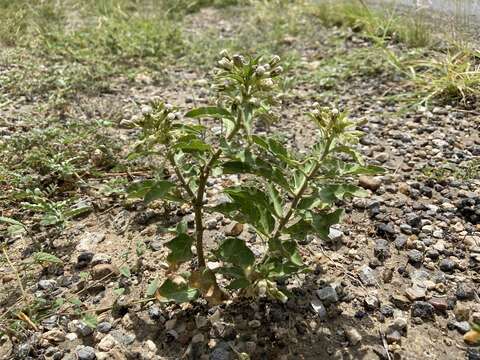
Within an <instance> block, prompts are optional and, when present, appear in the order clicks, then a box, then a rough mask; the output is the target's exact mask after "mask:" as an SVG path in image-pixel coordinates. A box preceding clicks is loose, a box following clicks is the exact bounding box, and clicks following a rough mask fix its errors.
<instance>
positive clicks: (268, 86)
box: [261, 78, 274, 88]
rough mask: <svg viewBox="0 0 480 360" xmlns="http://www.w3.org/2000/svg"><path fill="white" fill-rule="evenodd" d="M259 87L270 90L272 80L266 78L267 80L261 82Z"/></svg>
mask: <svg viewBox="0 0 480 360" xmlns="http://www.w3.org/2000/svg"><path fill="white" fill-rule="evenodd" d="M261 85H262V86H264V87H267V88H271V87H273V85H274V84H273V80H272V79H270V78H267V79H263V80H262V82H261Z"/></svg>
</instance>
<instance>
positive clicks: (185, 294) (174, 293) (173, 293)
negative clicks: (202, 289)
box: [157, 279, 198, 303]
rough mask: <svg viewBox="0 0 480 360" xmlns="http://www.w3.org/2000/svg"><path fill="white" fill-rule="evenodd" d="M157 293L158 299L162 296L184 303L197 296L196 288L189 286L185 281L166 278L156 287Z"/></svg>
mask: <svg viewBox="0 0 480 360" xmlns="http://www.w3.org/2000/svg"><path fill="white" fill-rule="evenodd" d="M157 294H158V295H159V296H160V299H162V298H164V299H166V300H170V301H175V302H177V303H185V302H190V301H193V300H195V299H196V298H197V297H198V290H197V289H194V288H191V287H189V286H188V284H187V283H186V282H185V281H183V282H181V281H177V282H174V281H173V280H171V279H167V280H165V282H164V283H163V284H162V286H160V287H159V288H158V290H157ZM162 300H163V299H162Z"/></svg>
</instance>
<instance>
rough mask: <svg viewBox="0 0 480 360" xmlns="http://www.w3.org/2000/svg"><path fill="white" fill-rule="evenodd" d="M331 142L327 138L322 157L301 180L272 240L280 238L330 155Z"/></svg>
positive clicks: (331, 139) (330, 139) (330, 138)
mask: <svg viewBox="0 0 480 360" xmlns="http://www.w3.org/2000/svg"><path fill="white" fill-rule="evenodd" d="M332 141H333V138H332V137H331V136H330V137H328V139H327V142H326V145H325V149H324V150H323V153H322V156H321V157H320V159H319V160H318V161H317V163H316V164H315V166H314V167H313V169H312V170H311V171H310V173H309V174H307V175H306V176H305V179H304V180H303V183H302V186H301V187H300V189H299V190H298V192H297V193H296V194H295V196H294V198H293V201H292V202H291V203H290V206H289V208H288V211H287V213H286V214H285V215H284V216H282V217H281V218H280V222H279V224H278V226H277V228H276V230H275V232H274V233H273V235H272V237H271V238H272V239H277V238H278V237H279V236H280V234H281V232H282V231H283V229H284V228H285V226H286V225H287V224H288V222H289V220H290V218H291V216H292V215H293V212H294V211H295V209H296V208H297V206H298V203H299V202H300V200H302V196H303V194H304V193H305V191H306V190H307V188H308V184H309V182H310V181H311V180H312V179H313V178H315V177H316V175H317V172H318V170H319V168H320V166H321V164H322V162H323V160H324V159H325V158H326V157H327V155H328V154H329V153H330V146H331V144H332Z"/></svg>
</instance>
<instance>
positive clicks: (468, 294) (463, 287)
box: [455, 282, 475, 300]
mask: <svg viewBox="0 0 480 360" xmlns="http://www.w3.org/2000/svg"><path fill="white" fill-rule="evenodd" d="M455 296H456V297H457V299H458V300H472V299H473V297H474V296H475V292H474V290H473V288H472V287H471V286H470V285H468V284H466V283H463V282H462V283H459V284H458V285H457V290H456V291H455Z"/></svg>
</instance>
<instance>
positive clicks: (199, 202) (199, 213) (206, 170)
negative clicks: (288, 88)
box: [193, 119, 241, 268]
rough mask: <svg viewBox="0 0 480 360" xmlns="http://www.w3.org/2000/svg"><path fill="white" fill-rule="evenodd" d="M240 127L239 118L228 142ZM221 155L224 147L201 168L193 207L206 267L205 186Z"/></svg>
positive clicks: (200, 257)
mask: <svg viewBox="0 0 480 360" xmlns="http://www.w3.org/2000/svg"><path fill="white" fill-rule="evenodd" d="M240 128H241V122H240V119H239V121H237V124H236V125H235V127H234V128H233V130H232V132H231V133H230V134H229V135H228V136H227V138H226V140H227V142H228V141H230V140H231V139H232V138H233V137H234V136H235V135H236V134H237V132H238V131H239V130H240ZM220 155H222V149H217V150H216V151H215V152H214V153H213V155H212V157H211V158H210V160H209V161H208V162H207V163H206V164H205V166H204V167H203V169H202V170H201V172H200V177H199V181H198V189H197V195H196V196H195V197H194V204H193V209H194V213H195V237H196V243H195V247H196V249H197V257H198V266H199V267H200V268H204V267H205V254H204V252H203V232H204V230H205V229H204V227H203V199H204V197H205V187H206V186H207V180H208V177H209V176H210V173H211V172H212V168H213V165H214V163H215V162H216V161H217V160H218V158H219V157H220Z"/></svg>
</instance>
